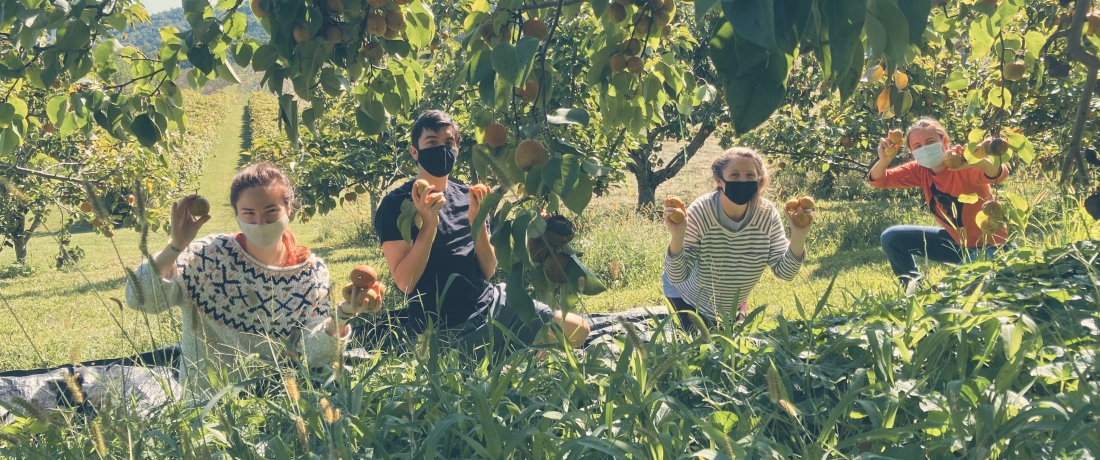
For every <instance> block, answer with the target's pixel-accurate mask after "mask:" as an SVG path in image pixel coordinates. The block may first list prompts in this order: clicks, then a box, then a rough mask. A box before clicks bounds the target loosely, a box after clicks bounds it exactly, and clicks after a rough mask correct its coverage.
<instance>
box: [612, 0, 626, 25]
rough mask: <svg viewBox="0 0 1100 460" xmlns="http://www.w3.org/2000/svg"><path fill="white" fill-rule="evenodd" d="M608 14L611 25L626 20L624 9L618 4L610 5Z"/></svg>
mask: <svg viewBox="0 0 1100 460" xmlns="http://www.w3.org/2000/svg"><path fill="white" fill-rule="evenodd" d="M610 14H611V22H612V23H613V24H618V23H620V22H623V21H624V20H626V8H625V7H623V6H622V5H620V4H618V3H615V4H612V5H611V9H610Z"/></svg>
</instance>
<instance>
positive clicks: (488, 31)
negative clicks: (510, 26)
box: [481, 18, 499, 45]
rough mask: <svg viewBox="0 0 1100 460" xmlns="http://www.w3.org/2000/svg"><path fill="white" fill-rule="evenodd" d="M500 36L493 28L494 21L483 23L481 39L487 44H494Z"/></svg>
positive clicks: (489, 20)
mask: <svg viewBox="0 0 1100 460" xmlns="http://www.w3.org/2000/svg"><path fill="white" fill-rule="evenodd" d="M498 36H499V33H498V31H497V29H496V28H495V27H494V26H493V20H492V19H491V18H490V19H486V20H485V22H483V23H481V39H482V40H484V41H485V43H488V44H490V45H492V44H494V43H495V42H496V39H497V37H498Z"/></svg>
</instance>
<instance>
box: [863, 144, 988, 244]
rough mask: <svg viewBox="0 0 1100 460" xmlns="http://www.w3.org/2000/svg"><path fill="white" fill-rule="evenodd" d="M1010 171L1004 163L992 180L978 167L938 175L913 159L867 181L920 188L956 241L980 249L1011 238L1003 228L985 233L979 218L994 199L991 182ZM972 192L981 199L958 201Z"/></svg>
mask: <svg viewBox="0 0 1100 460" xmlns="http://www.w3.org/2000/svg"><path fill="white" fill-rule="evenodd" d="M1008 172H1009V170H1008V165H1004V164H1002V165H1001V174H1000V175H998V176H997V178H996V179H990V178H989V177H987V176H986V175H985V173H984V172H983V171H982V170H981V169H978V168H970V169H964V170H962V171H952V170H950V169H947V170H944V171H943V172H941V173H939V174H935V173H933V172H932V170H931V169H928V168H925V167H924V166H921V165H919V164H917V162H915V161H910V162H908V163H905V164H903V165H901V166H898V167H895V168H890V169H887V170H886V174H884V175H883V176H882V177H880V178H879V179H878V180H869V179H870V177H868V180H869V182H870V184H871V186H872V187H875V188H880V189H886V188H911V187H920V188H921V189H923V190H924V201H925V204H926V205H928V210H929V211H931V212H932V215H933V216H935V217H936V221H937V222H939V223H940V225H941V226H942V227H943V228H944V229H946V230H947V232H948V233H950V234H951V237H952V238H954V239H955V242H956V243H958V244H959V245H960V246H965V247H968V248H977V247H985V246H1000V245H1001V244H1004V242H1005V241H1008V230H1006V229H1004V228H1000V229H997V230H996V231H993V232H990V233H987V234H984V235H983V234H982V230H981V228H979V227H978V223H977V221H976V217H977V214H978V211H981V210H982V205H983V204H985V202H986V201H990V200H992V190H991V188H990V185H992V184H999V183H1001V182H1003V181H1004V180H1005V179H1006V178H1007V177H1008ZM969 194H974V195H977V196H978V201H977V202H975V203H963V202H961V201H959V197H960V196H962V195H969Z"/></svg>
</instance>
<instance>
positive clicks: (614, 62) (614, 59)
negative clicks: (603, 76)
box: [608, 54, 626, 73]
mask: <svg viewBox="0 0 1100 460" xmlns="http://www.w3.org/2000/svg"><path fill="white" fill-rule="evenodd" d="M608 64H609V65H610V66H611V71H612V72H614V73H618V72H622V71H623V69H625V68H626V58H625V57H623V55H621V54H616V55H614V56H611V61H610V62H609V63H608Z"/></svg>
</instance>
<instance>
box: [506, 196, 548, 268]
mask: <svg viewBox="0 0 1100 460" xmlns="http://www.w3.org/2000/svg"><path fill="white" fill-rule="evenodd" d="M531 216H532V213H531V211H530V210H523V211H520V212H518V213H516V218H515V219H513V220H512V242H513V246H512V257H513V258H514V259H516V260H517V261H518V262H519V263H521V264H523V266H525V267H527V268H532V269H533V268H535V264H534V263H532V262H531V255H530V254H528V253H527V227H528V226H530V225H531ZM537 220H542V219H537Z"/></svg>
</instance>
